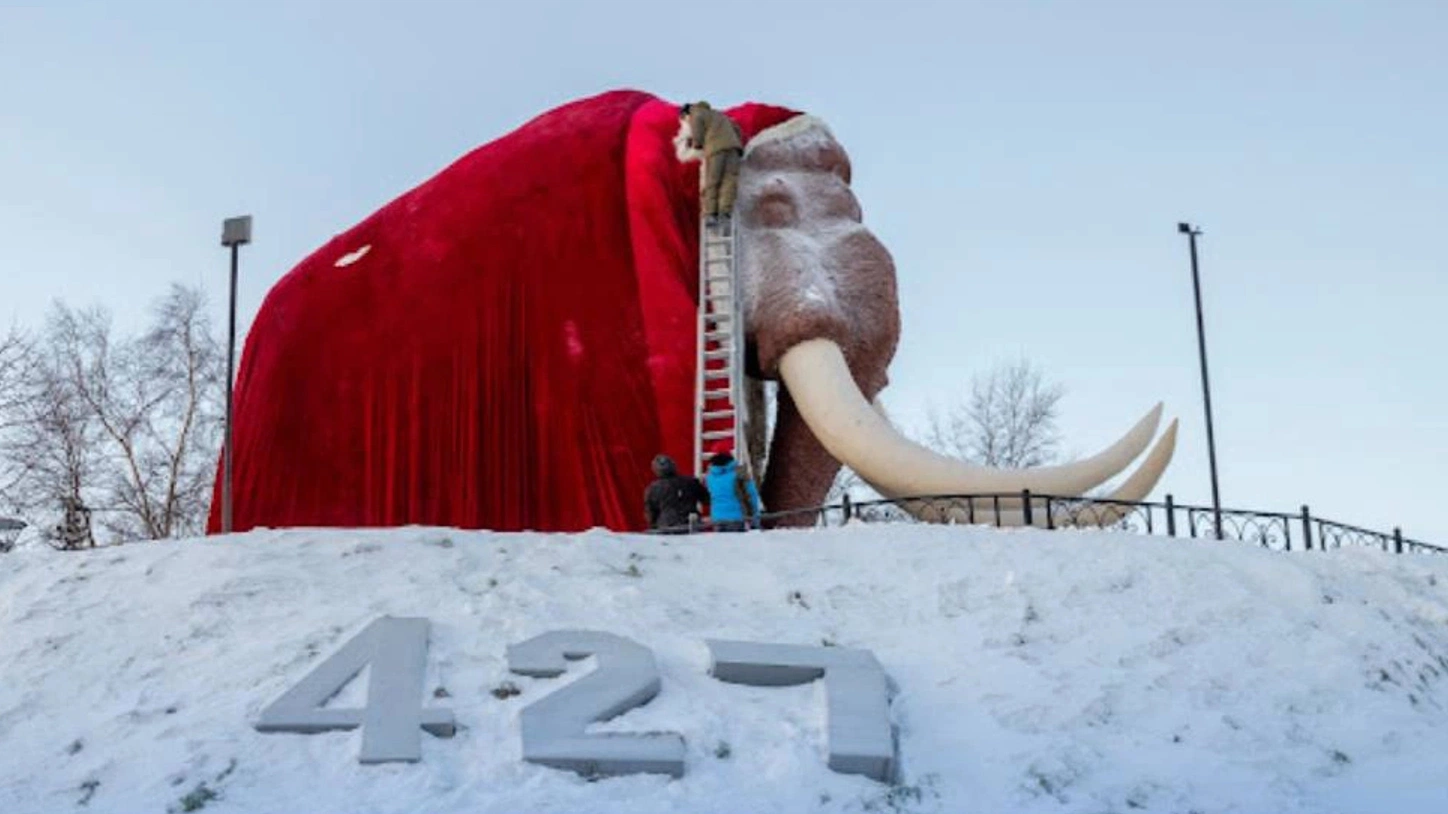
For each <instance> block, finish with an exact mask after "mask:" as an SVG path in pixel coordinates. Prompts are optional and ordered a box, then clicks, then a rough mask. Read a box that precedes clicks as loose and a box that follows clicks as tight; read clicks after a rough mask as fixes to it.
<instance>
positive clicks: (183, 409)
mask: <svg viewBox="0 0 1448 814" xmlns="http://www.w3.org/2000/svg"><path fill="white" fill-rule="evenodd" d="M204 305H205V303H204V300H203V298H202V296H201V294H200V293H199V292H198V291H195V290H193V289H188V288H184V287H181V286H173V287H172V288H171V290H170V291H169V292H168V293H167V295H166V296H164V297H163V298H161V299H160V300H159V301H158V302H157V304H156V306H155V308H154V310H153V317H152V320H151V323H150V325H149V326H148V328H147V329H146V331H145V332H144V333H143V334H141V335H140V336H138V337H134V338H129V339H120V340H118V339H117V338H116V336H115V332H114V330H113V328H112V324H111V319H110V316H109V314H108V313H107V312H106V311H104V310H103V309H87V310H78V309H73V308H70V307H68V306H66V305H64V304H60V303H58V304H56V306H55V307H54V309H53V310H52V313H51V315H50V318H49V320H48V321H47V325H46V329H45V331H44V333H43V334H42V336H41V338H40V342H39V348H38V355H37V362H36V364H35V365H34V366H33V369H32V370H31V372H30V374H29V376H28V379H29V387H28V388H26V389H27V391H28V397H27V404H28V406H27V408H26V409H25V410H24V411H22V413H21V415H22V416H23V420H22V421H21V422H20V425H19V426H18V427H17V428H14V429H13V431H12V432H11V433H9V436H8V437H7V438H6V439H5V440H4V445H5V451H6V452H7V453H8V455H7V457H9V458H10V459H12V460H13V461H15V462H17V465H18V468H19V469H20V470H21V472H22V473H23V474H22V476H21V479H20V480H21V486H20V487H19V488H18V490H17V491H18V492H19V493H20V494H21V495H22V496H23V500H24V502H25V503H27V504H29V505H30V506H31V507H32V510H34V509H36V508H39V507H41V506H44V507H45V508H49V509H51V510H53V508H54V507H55V506H57V505H62V506H71V507H72V510H71V511H68V514H71V515H74V514H75V511H76V510H75V509H74V507H75V506H79V507H81V508H82V509H85V510H86V512H87V515H88V512H89V511H90V510H94V511H95V512H96V513H97V516H98V517H99V522H100V523H101V525H102V526H103V527H104V528H105V529H106V530H107V531H109V532H110V534H111V535H112V536H113V537H116V538H119V539H137V538H146V539H159V538H163V537H172V536H179V535H185V534H193V533H198V532H200V531H202V530H203V527H204V523H205V515H206V511H207V505H208V500H209V492H210V484H211V475H212V474H213V473H214V466H215V461H216V449H217V441H218V439H219V437H220V425H221V416H222V408H223V405H222V401H223V395H222V393H221V392H220V391H221V385H222V381H223V377H224V375H225V374H224V370H223V363H224V360H223V358H222V356H223V354H222V352H221V350H220V345H219V343H218V342H217V340H216V337H215V335H214V333H213V331H212V327H211V324H210V321H209V319H208V318H207V316H206V312H205V308H204ZM71 520H72V521H73V520H74V517H72V518H71ZM62 525H66V524H62ZM71 525H73V522H72V523H71Z"/></svg>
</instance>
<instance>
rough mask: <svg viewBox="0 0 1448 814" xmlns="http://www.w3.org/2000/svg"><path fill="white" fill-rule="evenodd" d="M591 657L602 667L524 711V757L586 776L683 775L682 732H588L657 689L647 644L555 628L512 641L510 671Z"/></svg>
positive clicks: (538, 672)
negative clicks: (590, 725) (648, 773)
mask: <svg viewBox="0 0 1448 814" xmlns="http://www.w3.org/2000/svg"><path fill="white" fill-rule="evenodd" d="M588 656H595V657H597V659H598V669H597V670H595V671H594V672H592V673H590V674H589V675H586V676H584V677H583V678H580V679H579V680H577V681H575V682H573V683H572V684H570V685H569V686H567V687H565V688H563V689H561V690H559V691H558V692H555V693H553V694H551V695H549V696H547V697H545V698H543V699H541V700H539V701H535V702H533V703H532V704H529V705H528V706H527V707H525V708H524V709H523V712H522V714H521V718H522V722H521V727H522V730H523V759H524V760H528V761H531V762H533V763H539V764H542V765H544V766H552V767H554V768H558V769H571V770H573V771H576V772H579V773H581V774H584V775H588V776H594V775H609V774H631V773H634V772H651V773H659V774H670V775H673V776H674V777H682V776H683V774H684V738H683V736H681V735H679V734H678V733H676V732H651V733H648V734H624V733H617V734H615V733H607V734H598V735H587V734H584V730H585V728H586V727H587V726H588V725H589V724H591V723H595V722H598V721H606V720H608V719H609V718H613V717H615V716H618V715H622V714H623V713H625V712H627V711H628V710H631V709H633V708H634V707H638V706H642V705H644V704H646V703H648V702H649V700H650V699H652V698H653V697H654V696H655V695H658V693H659V670H658V666H657V665H656V664H655V663H654V654H653V653H652V652H650V651H649V649H648V648H647V647H644V646H643V645H641V644H638V643H637V642H634V641H630V640H629V639H625V638H624V637H622V636H615V635H613V634H612V633H600V632H594V631H586V630H556V631H553V632H550V633H544V634H542V635H540V636H535V637H533V638H531V639H529V640H528V641H526V642H523V643H522V644H515V645H512V646H510V647H509V648H508V669H510V670H512V671H513V672H515V673H520V674H522V675H527V676H542V677H553V676H560V675H562V674H563V673H564V672H566V671H567V670H568V664H567V661H566V659H582V658H587V657H588Z"/></svg>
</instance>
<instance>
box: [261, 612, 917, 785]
mask: <svg viewBox="0 0 1448 814" xmlns="http://www.w3.org/2000/svg"><path fill="white" fill-rule="evenodd" d="M428 626H429V623H428V620H427V619H420V618H396V617H390V616H384V617H382V618H379V619H375V620H373V621H372V623H371V624H369V625H368V626H367V627H366V628H363V629H362V631H361V632H360V633H358V634H357V635H356V636H354V637H352V639H351V640H349V641H348V642H347V643H346V644H345V645H343V646H342V648H341V649H340V650H338V651H337V652H336V653H334V654H332V656H331V657H330V658H328V659H327V660H326V661H324V662H322V663H321V664H319V665H317V667H316V668H315V669H313V670H312V671H311V672H310V673H308V674H307V675H306V677H304V678H303V679H302V680H301V681H299V682H297V684H296V686H294V687H292V688H291V689H290V690H287V691H286V692H285V693H283V694H282V696H281V697H280V698H278V699H277V700H276V701H274V702H272V703H271V705H269V706H268V707H267V708H266V709H264V710H262V713H261V716H260V717H259V718H258V720H257V721H256V723H255V727H256V729H257V730H258V731H260V732H300V733H316V732H327V731H331V730H337V729H355V728H357V727H361V728H362V749H361V754H360V756H359V759H360V761H361V762H362V763H384V762H389V761H417V760H421V758H422V734H421V731H420V730H424V729H425V730H427V731H428V732H430V733H432V734H433V735H437V736H439V737H451V736H452V735H453V733H454V731H455V728H456V727H455V721H454V718H453V713H452V710H451V709H448V708H445V707H424V706H423V705H422V697H423V673H424V670H425V668H426V665H427V633H428ZM705 644H706V645H708V648H709V661H710V664H709V674H710V675H712V676H714V677H715V678H717V679H719V680H721V681H727V682H730V683H735V684H749V685H753V686H760V687H783V686H789V685H794V684H806V683H809V682H811V681H815V680H818V679H823V680H824V682H825V695H826V699H827V700H826V704H827V713H828V730H827V738H828V751H829V767H830V768H831V769H833V770H834V771H837V772H847V773H852V774H863V775H866V776H868V777H871V778H874V779H876V780H880V781H885V782H888V781H889V780H890V779H891V778H892V775H893V774H894V770H895V765H896V760H895V738H894V734H893V732H892V730H891V727H890V717H889V691H888V686H887V682H886V679H885V671H884V670H883V669H882V668H881V667H880V663H879V662H878V661H876V659H875V656H874V654H872V653H871V652H870V651H868V650H852V649H848V648H842V647H806V646H799V645H788V644H759V643H755V642H739V641H719V640H713V639H706V640H705ZM589 656H593V657H595V658H596V659H597V663H598V668H597V669H596V670H594V671H593V672H592V673H590V674H589V675H587V676H584V677H583V678H581V679H579V680H578V681H575V682H573V683H572V684H570V685H568V686H567V687H565V688H563V689H562V690H558V691H556V692H554V693H551V694H550V695H548V696H545V697H544V698H542V699H540V700H538V701H535V702H533V703H532V704H529V705H528V706H527V707H524V708H523V711H522V712H521V713H520V729H521V734H522V740H523V759H524V760H527V761H530V762H533V763H538V764H541V765H544V766H551V767H554V768H559V769H569V770H572V771H576V772H580V773H582V774H586V775H590V776H592V775H613V774H632V773H637V772H650V773H660V774H669V775H673V776H674V777H681V776H683V774H684V738H683V736H682V735H680V734H679V733H677V732H650V733H646V734H632V733H617V732H609V733H600V734H592V735H591V734H588V733H587V732H586V729H587V727H588V726H589V725H590V724H593V723H597V722H600V721H606V720H608V719H610V718H613V717H616V716H618V715H622V714H623V713H625V712H627V711H628V710H631V709H633V708H635V707H639V706H643V705H644V704H647V703H648V702H649V701H650V700H652V699H653V697H654V696H656V695H658V693H659V687H660V682H659V670H658V666H657V665H656V664H655V663H654V654H653V652H652V651H650V650H649V649H648V648H647V647H644V646H643V645H641V644H639V643H637V642H635V641H632V640H630V639H626V638H624V637H623V636H617V635H614V634H612V633H604V632H600V631H590V630H555V631H551V632H548V633H543V634H540V635H538V636H534V637H533V638H531V639H529V640H528V641H526V642H522V643H521V644H515V645H511V646H509V647H508V669H510V670H511V671H513V672H515V673H518V674H520V675H526V676H537V677H545V678H551V677H556V676H560V675H563V674H564V673H565V672H567V670H568V662H569V660H577V659H584V658H587V657H589ZM365 667H370V668H371V670H370V672H369V680H368V685H367V705H366V706H365V707H363V708H360V709H357V708H350V709H336V708H328V707H326V706H325V705H326V703H327V701H328V700H329V699H331V698H332V697H333V696H335V695H337V693H339V692H341V690H342V688H343V687H345V686H346V685H347V684H348V683H349V682H350V681H351V680H352V679H353V678H355V677H356V676H357V674H358V673H360V672H361V671H362V669H363V668H365Z"/></svg>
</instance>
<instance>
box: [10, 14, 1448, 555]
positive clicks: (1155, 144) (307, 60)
mask: <svg viewBox="0 0 1448 814" xmlns="http://www.w3.org/2000/svg"><path fill="white" fill-rule="evenodd" d="M0 77H3V81H0V319H19V320H21V321H22V322H23V321H30V320H33V319H35V318H37V317H38V315H39V314H41V313H42V312H43V311H44V309H45V307H46V306H47V304H48V302H49V301H50V300H51V299H53V298H56V297H61V298H65V299H67V300H69V301H72V302H74V303H88V302H103V303H106V304H109V305H110V306H111V307H112V308H113V309H115V310H116V311H117V312H118V313H119V314H120V315H121V316H122V317H123V318H125V319H129V320H134V319H136V318H137V317H138V316H139V315H140V313H141V311H142V309H143V307H144V305H145V302H146V300H147V299H149V298H150V297H152V296H155V295H156V294H159V293H160V292H162V291H163V290H164V288H165V286H166V284H167V283H168V282H169V281H171V280H182V281H187V282H200V283H202V284H204V286H205V287H206V289H207V290H208V291H209V292H210V294H211V296H212V298H213V303H214V306H215V311H216V314H217V316H218V319H222V318H223V316H224V308H225V297H226V284H225V269H226V258H225V253H224V251H223V250H222V249H221V248H220V247H219V246H218V245H217V241H218V236H219V229H220V226H219V224H220V221H221V220H222V218H224V217H226V216H228V215H233V214H238V213H243V212H250V213H252V214H254V215H255V217H256V243H255V245H253V246H251V247H248V248H247V249H246V250H245V254H244V260H243V272H244V280H243V283H242V286H241V298H240V302H241V311H242V315H243V316H242V321H243V325H245V324H247V323H249V321H250V318H251V315H252V314H253V313H254V312H255V310H256V308H257V306H258V305H259V303H260V301H261V298H262V297H263V295H264V294H265V292H266V290H267V289H268V287H269V286H270V285H271V284H272V283H274V282H275V281H276V280H277V279H278V277H280V276H281V275H282V274H283V273H285V272H286V270H287V269H289V268H290V267H291V266H292V265H293V264H294V263H295V262H296V261H297V260H299V259H301V258H302V257H303V256H305V255H306V254H307V253H308V252H310V251H311V250H312V249H313V248H315V247H316V246H318V245H319V244H321V243H322V242H323V241H325V240H326V239H327V238H328V237H330V236H331V235H332V234H334V233H335V232H337V231H340V230H342V229H345V228H347V227H348V226H350V225H351V224H353V223H354V222H356V221H357V220H358V219H360V218H362V217H364V216H365V215H367V214H368V213H370V212H371V211H372V210H374V209H375V208H377V207H378V206H379V205H381V204H383V203H385V202H386V201H388V200H390V199H391V198H393V197H395V196H396V195H398V194H400V193H401V192H403V191H405V190H406V189H408V188H410V187H411V186H413V185H415V184H416V183H418V182H420V181H422V180H423V179H425V178H426V177H428V176H429V175H431V174H432V173H433V172H435V171H436V170H437V169H439V168H441V167H442V166H444V165H446V164H448V163H449V162H451V161H452V160H453V159H454V158H456V157H457V156H458V155H460V154H462V153H463V152H465V151H467V150H468V149H470V148H472V147H474V146H476V145H478V144H481V143H483V142H486V141H488V140H490V139H492V138H495V137H496V136H498V135H501V134H502V133H504V132H506V131H507V130H509V129H511V128H512V127H514V126H516V125H517V124H519V123H521V122H522V121H524V120H526V119H527V118H529V117H531V116H533V115H536V114H537V113H540V112H542V111H544V110H546V109H548V108H550V107H552V106H554V105H556V104H560V103H562V102H565V101H568V100H571V99H574V98H578V97H581V96H586V95H590V94H593V93H596V92H599V91H603V90H607V89H612V88H617V87H636V88H641V89H645V90H649V91H652V92H654V93H658V94H659V95H661V96H664V97H666V98H669V99H673V100H682V99H685V98H708V99H710V100H711V101H714V102H715V103H717V104H733V103H737V102H740V101H745V100H759V101H767V102H774V103H780V104H786V105H790V106H794V107H798V108H801V109H804V110H808V111H809V112H812V113H815V114H817V115H819V116H822V117H823V118H825V119H826V120H827V121H828V122H829V123H830V124H831V126H832V127H833V128H834V130H835V131H836V134H837V135H838V136H839V138H840V139H841V141H842V142H843V143H844V145H845V146H846V148H847V149H848V150H849V151H850V153H851V155H852V158H853V160H854V164H855V171H856V189H857V192H858V194H859V197H860V200H861V202H862V204H863V206H864V209H865V217H866V222H867V224H868V225H869V226H870V227H871V228H872V229H873V230H874V231H875V232H876V233H877V234H878V235H879V236H880V238H881V239H882V240H883V241H884V242H885V243H886V245H887V246H888V247H889V248H890V250H891V251H892V253H893V254H894V256H895V259H896V262H897V264H898V266H899V278H900V286H901V291H900V297H901V311H902V320H903V323H904V333H903V336H902V340H901V346H900V351H899V353H898V355H897V357H896V361H895V364H894V367H893V368H892V371H891V373H892V379H893V382H894V384H893V385H892V387H891V388H890V389H889V390H888V391H886V394H885V397H886V402H887V404H888V405H889V406H890V407H891V409H892V411H893V412H894V413H895V414H896V415H897V416H899V417H901V418H903V419H905V420H907V421H910V420H918V419H919V418H921V417H922V416H923V414H924V411H925V408H926V406H927V405H928V404H929V403H931V402H934V403H936V404H945V403H948V402H950V401H952V400H956V399H958V398H960V397H961V395H962V394H963V392H964V391H965V388H966V387H967V385H968V381H969V378H970V376H971V374H972V373H973V372H975V371H978V370H982V369H984V368H986V367H988V366H989V365H990V364H991V363H992V362H993V361H995V360H997V359H999V358H1002V357H1011V356H1015V355H1017V354H1022V353H1023V354H1026V355H1028V356H1030V357H1031V358H1033V359H1035V360H1036V361H1038V362H1039V363H1040V364H1041V365H1043V366H1044V367H1045V368H1046V369H1047V370H1048V372H1049V373H1050V374H1051V375H1052V376H1054V377H1055V378H1058V379H1060V380H1061V381H1062V382H1063V383H1064V384H1065V385H1066V387H1067V389H1068V395H1067V397H1066V400H1065V401H1064V403H1063V407H1064V419H1065V420H1064V422H1063V424H1064V429H1065V431H1066V434H1067V435H1068V437H1069V439H1070V442H1069V443H1070V446H1071V447H1072V448H1073V449H1074V450H1076V451H1078V452H1088V451H1092V450H1094V449H1096V448H1097V447H1099V446H1101V445H1102V444H1104V443H1107V442H1109V440H1111V439H1112V438H1114V437H1115V436H1116V435H1117V434H1118V433H1119V432H1120V431H1122V430H1124V429H1125V428H1126V427H1127V426H1129V425H1130V423H1131V422H1132V421H1134V420H1135V418H1136V417H1137V416H1138V415H1139V414H1140V413H1141V412H1143V411H1145V410H1146V409H1147V408H1148V407H1149V406H1150V405H1151V404H1152V403H1154V402H1155V401H1156V400H1158V399H1161V400H1164V401H1165V402H1166V403H1167V408H1168V412H1169V414H1172V415H1177V416H1180V417H1181V419H1182V421H1183V434H1182V441H1181V445H1180V449H1179V452H1178V454H1177V458H1176V461H1175V463H1174V464H1173V466H1172V468H1171V470H1170V471H1169V473H1168V475H1167V477H1166V479H1165V482H1164V484H1163V487H1162V488H1161V489H1159V490H1158V493H1157V495H1158V496H1159V495H1160V494H1162V493H1163V492H1165V491H1171V492H1173V493H1174V494H1175V495H1176V497H1177V499H1178V500H1179V501H1196V502H1203V503H1205V502H1207V500H1208V485H1207V483H1208V482H1207V467H1206V446H1205V440H1204V432H1203V421H1202V411H1201V393H1200V382H1199V379H1198V370H1197V363H1196V344H1195V343H1196V334H1195V328H1194V323H1193V315H1192V297H1191V284H1190V274H1189V267H1188V264H1187V254H1186V245H1185V241H1184V239H1183V238H1182V237H1181V236H1180V235H1178V234H1177V233H1176V226H1175V225H1176V222H1177V221H1178V220H1183V219H1186V220H1191V221H1193V222H1196V223H1198V224H1200V225H1201V227H1202V228H1203V229H1204V230H1205V232H1206V234H1205V235H1204V237H1203V242H1202V265H1203V275H1204V289H1205V292H1204V293H1205V300H1206V306H1207V330H1208V341H1209V348H1208V350H1209V354H1210V362H1211V366H1212V380H1213V396H1214V399H1215V406H1216V411H1217V415H1216V418H1217V440H1218V453H1219V459H1220V471H1221V478H1222V498H1223V501H1224V503H1225V504H1227V505H1229V506H1248V507H1261V508H1279V509H1295V508H1296V507H1297V506H1298V505H1300V504H1301V503H1304V502H1306V503H1309V504H1311V505H1312V507H1313V509H1314V510H1315V511H1316V512H1318V513H1321V514H1324V515H1327V516H1331V517H1334V518H1337V519H1341V520H1344V521H1348V522H1357V523H1361V524H1364V525H1369V526H1374V527H1390V526H1392V525H1394V524H1401V525H1402V526H1403V529H1404V532H1405V533H1407V534H1409V535H1411V536H1417V537H1420V538H1426V539H1428V540H1430V541H1437V542H1440V543H1448V518H1445V506H1448V500H1445V497H1444V495H1445V487H1448V482H1445V477H1444V464H1443V461H1444V459H1445V457H1448V418H1445V412H1444V409H1443V403H1444V400H1445V398H1448V388H1445V385H1444V379H1445V370H1448V362H1445V361H1444V354H1445V352H1448V328H1445V326H1444V325H1445V324H1444V321H1443V318H1442V311H1443V309H1444V307H1445V306H1448V261H1445V259H1444V243H1443V240H1442V239H1441V235H1442V234H1443V232H1444V223H1445V221H1448V205H1445V194H1448V162H1445V160H1444V154H1445V146H1444V145H1448V3H1444V2H1441V0H1422V2H1410V1H1408V0H1402V1H1400V2H1329V0H1302V1H1301V2H1216V3H1213V2H1196V3H1178V2H1132V3H1126V2H1095V3H1087V2H1005V0H1001V2H991V3H981V2H974V3H972V2H959V1H958V0H957V2H941V3H907V2H871V3H843V2H822V1H821V2H798V3H786V2H780V1H779V0H774V2H749V1H747V0H745V1H743V2H733V3H727V4H717V3H692V4H690V3H645V2H610V3H583V2H577V3H558V2H542V1H541V0H537V1H534V2H520V3H506V4H501V3H500V4H483V3H462V2H458V3H423V2H406V3H402V2H397V3H382V2H368V1H365V0H364V1H359V2H325V3H324V2H288V3H267V2H252V3H229V4H221V3H201V2H184V3H183V2H177V3H156V2H130V3H124V4H120V3H83V2H76V0H47V2H30V3H25V2H21V3H19V4H18V5H17V3H16V2H15V0H9V2H5V3H4V5H3V6H0ZM223 324H224V322H223Z"/></svg>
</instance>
